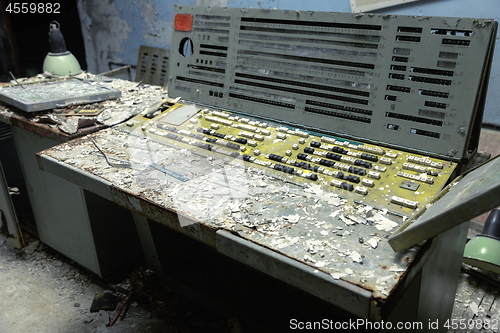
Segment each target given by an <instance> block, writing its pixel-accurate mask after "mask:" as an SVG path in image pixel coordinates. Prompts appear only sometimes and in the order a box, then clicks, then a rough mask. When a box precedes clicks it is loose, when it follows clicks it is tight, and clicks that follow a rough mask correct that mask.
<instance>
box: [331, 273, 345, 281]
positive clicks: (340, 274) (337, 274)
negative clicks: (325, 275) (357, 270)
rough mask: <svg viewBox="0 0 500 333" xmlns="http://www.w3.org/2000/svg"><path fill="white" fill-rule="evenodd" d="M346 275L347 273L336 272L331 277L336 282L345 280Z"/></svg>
mask: <svg viewBox="0 0 500 333" xmlns="http://www.w3.org/2000/svg"><path fill="white" fill-rule="evenodd" d="M346 275H347V274H346V273H342V272H336V273H331V274H330V276H331V277H332V278H334V279H335V280H339V279H340V278H343V277H344V276H346Z"/></svg>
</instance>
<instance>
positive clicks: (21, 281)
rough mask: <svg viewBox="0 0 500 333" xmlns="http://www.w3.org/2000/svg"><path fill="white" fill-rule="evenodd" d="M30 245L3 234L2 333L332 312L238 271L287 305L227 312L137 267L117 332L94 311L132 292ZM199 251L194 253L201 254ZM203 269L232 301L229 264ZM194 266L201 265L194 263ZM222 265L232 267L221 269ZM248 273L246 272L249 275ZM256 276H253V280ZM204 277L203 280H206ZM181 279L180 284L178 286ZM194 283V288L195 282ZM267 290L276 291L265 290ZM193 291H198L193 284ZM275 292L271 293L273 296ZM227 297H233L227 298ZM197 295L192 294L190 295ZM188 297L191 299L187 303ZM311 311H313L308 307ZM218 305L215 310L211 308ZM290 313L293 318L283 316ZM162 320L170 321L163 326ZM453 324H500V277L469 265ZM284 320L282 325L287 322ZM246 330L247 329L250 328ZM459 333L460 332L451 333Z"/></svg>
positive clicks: (169, 327) (177, 266) (189, 328)
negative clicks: (110, 296) (15, 243)
mask: <svg viewBox="0 0 500 333" xmlns="http://www.w3.org/2000/svg"><path fill="white" fill-rule="evenodd" d="M27 243H28V246H27V247H26V248H25V249H23V250H21V251H19V250H13V249H8V248H7V247H6V244H5V236H4V235H3V234H0V332H2V333H18V332H40V333H49V332H50V333H58V332H61V333H63V332H64V333H66V332H76V333H80V332H81V333H115V332H125V333H136V332H137V333H138V332H145V333H148V332H151V333H152V332H182V333H188V332H196V333H197V332H227V333H240V332H278V331H280V330H275V329H274V328H272V327H271V326H272V325H270V326H267V327H268V328H270V329H267V330H261V329H260V328H259V327H257V328H255V327H251V328H250V329H248V328H249V327H248V323H247V322H246V321H248V320H250V321H254V322H258V321H262V322H263V323H264V324H268V323H266V322H265V321H266V320H269V318H267V319H266V312H270V311H267V309H266V307H271V308H272V309H274V313H273V315H272V316H271V320H273V318H275V320H276V321H278V320H280V319H283V320H284V321H285V322H284V323H285V324H286V318H287V315H288V313H293V307H291V306H290V304H292V303H293V302H294V301H295V300H297V301H298V303H299V304H301V306H299V307H298V309H299V310H300V311H301V312H303V313H304V315H310V313H311V312H316V313H317V314H318V315H319V316H328V314H329V313H331V309H329V308H328V307H325V306H324V304H323V305H321V304H320V307H322V309H323V310H324V311H321V310H318V307H317V306H316V305H314V304H313V303H312V302H310V300H309V299H301V297H303V296H301V295H300V293H299V292H298V291H296V290H295V292H290V290H285V291H281V292H280V291H279V290H278V289H279V288H277V287H276V285H273V284H272V283H270V282H269V281H267V280H266V281H265V282H264V283H262V281H263V280H262V278H261V277H255V276H252V277H250V278H249V281H250V283H249V281H244V280H243V279H242V277H241V276H240V275H241V274H240V275H238V274H239V272H237V271H234V270H231V271H230V272H229V273H227V272H226V273H225V274H228V275H229V278H230V279H229V280H230V281H233V283H234V281H239V282H238V283H241V285H240V289H241V295H237V296H238V297H241V298H242V299H245V295H244V294H245V290H247V289H250V288H249V286H250V285H251V284H254V285H258V286H259V288H258V289H263V293H274V296H275V297H273V298H274V299H281V300H283V301H282V302H281V303H282V304H281V305H280V304H279V303H273V304H268V303H269V302H268V301H266V300H264V299H263V298H262V295H257V298H258V299H261V300H262V302H263V303H262V304H261V305H260V307H261V309H260V310H259V309H256V307H255V306H252V304H251V303H250V304H246V307H245V305H241V304H234V308H232V309H230V308H227V307H224V306H220V304H219V305H217V304H216V305H215V306H214V304H210V305H209V304H208V303H209V302H210V301H212V300H213V299H214V296H213V295H207V296H208V297H207V298H206V299H202V297H200V295H199V294H197V293H196V291H195V290H194V289H193V290H190V291H188V292H187V293H186V290H183V294H181V293H179V292H178V290H177V291H176V285H175V283H174V282H172V280H168V278H167V285H168V287H167V288H166V287H165V283H164V282H160V280H161V278H159V277H158V276H156V275H155V274H154V272H152V271H149V270H148V269H144V268H136V269H135V270H133V272H131V273H130V274H128V278H125V282H122V283H120V284H118V289H119V288H120V287H121V288H123V289H127V290H131V289H132V288H133V289H134V290H135V293H134V295H135V296H134V297H136V298H135V299H137V300H134V301H132V302H131V305H130V306H129V308H128V310H127V312H126V315H125V317H124V318H123V319H118V320H117V322H116V324H114V325H113V326H112V327H107V326H106V325H107V324H109V322H110V320H111V319H112V318H113V317H114V316H115V314H116V312H107V311H104V310H101V311H98V312H95V313H91V312H90V308H91V304H92V301H93V299H94V297H95V296H96V295H97V294H100V293H104V292H114V293H115V294H116V295H117V296H119V297H120V299H121V300H124V299H125V298H126V295H125V291H124V290H123V289H122V292H121V293H117V292H116V290H110V289H109V288H107V287H106V286H104V287H103V286H102V281H101V282H100V284H96V283H94V282H96V279H97V280H98V278H96V277H95V276H94V275H93V274H91V273H89V272H88V271H85V270H83V269H80V268H79V267H77V266H76V265H75V264H74V263H72V262H71V261H70V260H69V259H66V258H64V257H63V256H61V255H59V254H58V253H56V252H55V251H53V250H51V249H50V248H47V247H46V246H45V245H43V244H41V243H40V242H39V241H37V240H34V239H30V237H28V242H27ZM198 251H199V249H196V251H194V252H198ZM200 261H201V262H205V263H207V262H209V264H205V265H204V266H203V265H202V264H198V265H200V267H198V269H199V271H201V272H203V275H199V274H196V276H195V277H193V279H195V280H196V281H199V284H200V285H204V287H206V286H212V287H213V289H216V290H217V291H214V292H213V293H215V295H219V298H220V299H219V300H217V301H220V300H221V299H223V298H227V295H226V294H225V292H224V288H221V287H220V284H221V283H225V285H224V286H225V287H226V289H227V290H231V289H233V290H234V288H232V287H234V286H232V285H231V283H229V284H228V283H227V281H226V282H222V281H218V279H217V278H216V276H215V275H213V274H212V272H210V271H209V270H210V267H213V270H214V271H216V270H220V267H221V265H219V264H218V263H216V262H214V261H213V259H212V258H210V257H209V255H204V256H202V258H200ZM185 262H186V261H185V260H180V261H179V263H173V264H172V265H171V268H172V270H174V271H175V272H176V273H175V274H176V275H178V276H177V277H178V278H180V280H189V276H190V275H192V273H193V272H189V271H187V270H185V269H183V265H184V263H185ZM189 262H191V263H193V261H189ZM221 264H222V266H224V265H227V263H226V262H221ZM245 274H247V273H245V272H242V275H245ZM247 275H248V274H247ZM200 277H202V279H200ZM178 280H179V279H178ZM187 282H190V281H187ZM265 284H267V285H268V289H266V288H264V287H261V286H264V285H265ZM191 285H193V284H192V283H191ZM269 289H270V290H272V291H271V292H270V291H269ZM226 293H227V291H226ZM189 294H191V295H189ZM186 295H187V296H186ZM190 297H191V298H198V301H199V303H198V304H194V305H193V303H189V302H188V301H186V299H188V298H190ZM304 304H307V307H306V308H304ZM207 306H210V309H208V308H207ZM238 311H239V312H247V313H248V314H249V317H250V318H240V319H238V318H237V317H236V316H235V315H234V312H238ZM283 313H285V315H284V316H283ZM159 318H162V319H159ZM452 319H457V320H460V319H465V320H467V321H468V320H470V319H472V320H476V319H477V320H482V322H485V319H488V320H490V321H491V322H493V321H495V320H497V321H498V320H500V279H499V278H498V276H495V275H485V274H479V273H477V272H476V271H473V270H472V271H471V269H470V267H467V266H465V268H464V270H463V271H462V273H461V277H460V283H459V286H458V290H457V294H456V298H455V306H454V311H453V315H452ZM283 320H282V321H283ZM242 327H244V329H242ZM466 331H467V332H497V331H498V330H492V329H491V328H490V329H486V328H484V327H483V328H482V329H476V330H466ZM449 332H455V330H449Z"/></svg>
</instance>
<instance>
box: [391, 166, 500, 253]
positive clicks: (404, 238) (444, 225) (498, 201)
mask: <svg viewBox="0 0 500 333" xmlns="http://www.w3.org/2000/svg"><path fill="white" fill-rule="evenodd" d="M444 191H446V192H447V193H446V194H444V195H443V196H442V197H441V198H440V199H438V200H436V201H435V202H434V203H433V204H430V205H429V207H428V208H427V210H426V211H425V212H424V213H423V214H422V215H421V216H420V217H418V218H417V219H416V220H415V221H414V222H413V223H411V224H410V225H409V226H408V227H407V228H406V229H405V230H404V231H402V232H398V233H395V234H393V235H392V236H391V237H390V238H389V244H390V245H391V247H392V248H393V249H394V250H395V251H403V250H405V249H407V248H409V247H411V246H414V245H416V244H418V243H420V242H421V241H424V240H427V239H429V238H431V237H434V236H436V235H438V234H439V233H441V232H444V231H446V230H449V229H451V228H453V227H455V226H457V225H459V224H461V223H464V222H467V221H469V220H470V219H472V218H474V217H476V216H478V215H481V214H483V213H485V212H487V211H489V210H491V209H493V208H495V207H498V206H500V158H499V156H497V157H496V158H494V159H492V160H490V161H489V162H487V163H486V164H484V165H483V166H481V167H479V168H477V169H475V170H473V171H471V172H470V173H468V174H466V175H465V176H464V177H463V178H462V179H460V180H459V181H457V182H452V183H451V184H450V186H448V187H447V188H445V189H444ZM438 196H439V195H438Z"/></svg>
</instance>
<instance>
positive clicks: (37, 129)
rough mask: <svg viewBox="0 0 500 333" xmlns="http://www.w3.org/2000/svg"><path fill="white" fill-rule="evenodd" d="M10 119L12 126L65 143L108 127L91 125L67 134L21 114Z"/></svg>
mask: <svg viewBox="0 0 500 333" xmlns="http://www.w3.org/2000/svg"><path fill="white" fill-rule="evenodd" d="M8 119H9V124H10V125H11V126H15V127H18V128H21V129H24V130H26V131H29V132H31V133H34V134H37V135H40V136H42V137H44V138H47V139H51V140H54V141H57V142H61V143H65V142H68V141H70V140H73V139H76V138H80V137H82V136H85V135H88V134H91V133H95V132H97V131H99V130H101V129H104V128H106V127H107V126H106V125H95V126H91V127H86V128H82V129H79V130H78V131H77V132H76V133H75V134H71V135H69V134H66V133H64V132H62V131H60V130H59V129H56V128H51V127H49V126H48V125H45V124H39V123H35V122H31V121H29V120H28V119H26V118H24V117H22V116H20V115H17V114H16V115H13V116H11V117H8Z"/></svg>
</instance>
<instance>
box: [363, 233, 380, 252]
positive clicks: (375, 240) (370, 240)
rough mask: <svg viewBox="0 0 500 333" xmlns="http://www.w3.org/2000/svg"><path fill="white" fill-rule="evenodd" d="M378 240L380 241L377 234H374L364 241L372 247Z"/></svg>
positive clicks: (375, 246)
mask: <svg viewBox="0 0 500 333" xmlns="http://www.w3.org/2000/svg"><path fill="white" fill-rule="evenodd" d="M378 242H380V237H377V236H374V237H372V238H370V239H369V240H367V241H366V243H367V244H368V245H370V246H371V247H372V248H374V249H375V248H377V245H378Z"/></svg>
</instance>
